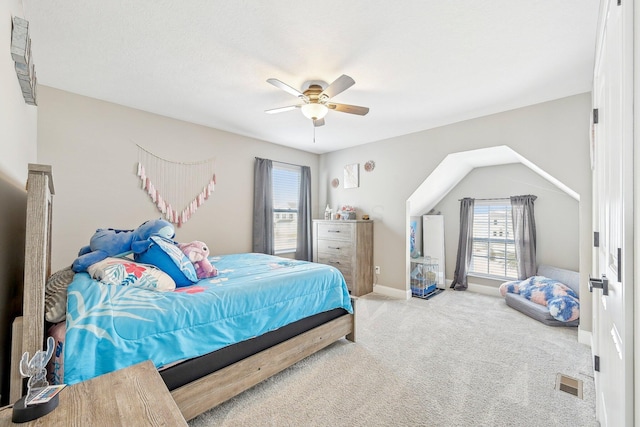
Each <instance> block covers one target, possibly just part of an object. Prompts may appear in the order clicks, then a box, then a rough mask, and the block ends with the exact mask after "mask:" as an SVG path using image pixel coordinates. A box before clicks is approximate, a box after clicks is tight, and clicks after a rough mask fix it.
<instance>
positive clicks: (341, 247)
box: [318, 239, 354, 258]
mask: <svg viewBox="0 0 640 427" xmlns="http://www.w3.org/2000/svg"><path fill="white" fill-rule="evenodd" d="M353 250H354V247H353V242H352V241H350V240H349V241H347V240H328V239H318V253H323V254H330V255H334V256H340V257H346V258H349V257H351V256H352V255H353Z"/></svg>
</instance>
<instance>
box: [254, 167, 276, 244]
mask: <svg viewBox="0 0 640 427" xmlns="http://www.w3.org/2000/svg"><path fill="white" fill-rule="evenodd" d="M272 170H273V162H272V161H271V160H269V159H260V158H257V157H256V163H255V165H254V168H253V252H258V253H264V254H269V255H273V254H274V252H275V249H274V237H273V186H272V184H271V182H272Z"/></svg>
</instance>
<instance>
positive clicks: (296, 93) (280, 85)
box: [267, 79, 309, 102]
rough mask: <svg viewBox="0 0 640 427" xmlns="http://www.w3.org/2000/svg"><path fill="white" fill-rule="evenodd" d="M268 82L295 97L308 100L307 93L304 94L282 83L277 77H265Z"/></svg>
mask: <svg viewBox="0 0 640 427" xmlns="http://www.w3.org/2000/svg"><path fill="white" fill-rule="evenodd" d="M267 82H268V83H271V84H272V85H274V86H275V87H277V88H279V89H282V90H283V91H285V92H287V93H289V94H291V95H293V96H295V97H297V98H300V99H302V100H304V101H305V102H309V97H307V95H305V94H304V93H302V92H300V91H299V90H297V89H294V88H292V87H291V86H289V85H288V84H286V83H282V82H281V81H280V80H278V79H267Z"/></svg>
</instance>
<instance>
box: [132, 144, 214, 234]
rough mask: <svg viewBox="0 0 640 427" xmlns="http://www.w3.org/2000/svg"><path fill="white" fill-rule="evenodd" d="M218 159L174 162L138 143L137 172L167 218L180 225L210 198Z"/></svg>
mask: <svg viewBox="0 0 640 427" xmlns="http://www.w3.org/2000/svg"><path fill="white" fill-rule="evenodd" d="M136 145H137V144H136ZM214 166H215V159H209V160H203V161H200V162H194V163H183V162H173V161H171V160H166V159H163V158H161V157H158V156H156V155H155V154H153V153H151V152H149V151H147V150H145V149H144V148H142V147H141V146H139V145H138V176H139V177H140V181H141V183H142V189H143V190H145V191H146V192H147V194H149V197H151V200H153V203H155V204H156V206H157V207H158V210H159V211H160V212H162V213H163V214H164V217H165V219H166V220H167V221H169V222H171V223H173V224H177V225H178V227H180V226H181V225H182V224H184V223H185V222H187V221H188V220H189V219H190V218H191V216H192V215H193V214H194V213H195V211H196V210H197V209H198V208H199V207H200V206H201V205H202V204H203V203H204V201H205V200H207V199H208V198H209V196H210V195H211V193H212V192H213V189H214V186H215V184H216V174H215V172H214Z"/></svg>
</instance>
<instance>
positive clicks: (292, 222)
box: [272, 162, 301, 254]
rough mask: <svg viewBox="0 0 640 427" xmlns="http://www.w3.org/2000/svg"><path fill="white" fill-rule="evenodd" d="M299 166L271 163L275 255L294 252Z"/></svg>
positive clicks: (298, 194)
mask: <svg viewBox="0 0 640 427" xmlns="http://www.w3.org/2000/svg"><path fill="white" fill-rule="evenodd" d="M300 174H301V168H300V166H295V165H289V164H286V163H278V162H273V175H272V183H273V234H274V240H275V242H274V243H275V245H274V246H275V253H276V254H283V253H288V252H295V251H296V242H297V237H298V203H299V200H300Z"/></svg>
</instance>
